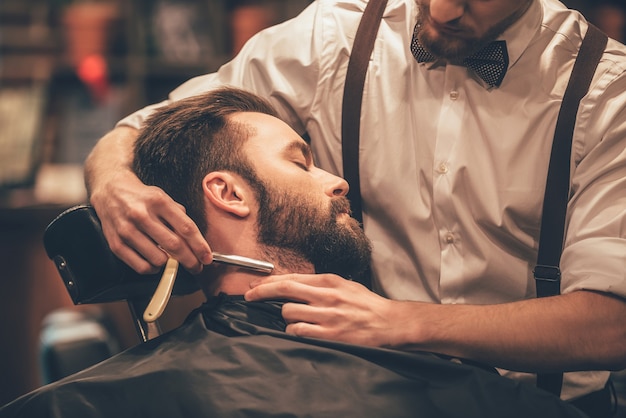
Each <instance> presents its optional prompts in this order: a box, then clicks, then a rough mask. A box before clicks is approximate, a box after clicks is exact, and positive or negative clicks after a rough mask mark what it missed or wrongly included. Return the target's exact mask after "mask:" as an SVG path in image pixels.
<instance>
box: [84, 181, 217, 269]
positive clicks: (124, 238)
mask: <svg viewBox="0 0 626 418" xmlns="http://www.w3.org/2000/svg"><path fill="white" fill-rule="evenodd" d="M90 200H91V204H92V205H93V207H94V208H95V210H96V213H97V214H98V217H99V218H100V221H101V222H102V229H103V232H104V235H105V237H106V239H107V242H108V243H109V246H110V247H111V250H112V251H113V252H114V253H115V254H116V255H117V256H118V257H119V258H120V259H121V260H122V261H124V262H125V263H126V264H128V265H129V266H130V267H131V268H133V269H134V270H135V271H137V272H138V273H141V274H147V273H156V272H157V271H158V270H159V269H160V268H161V267H162V266H163V265H165V263H166V262H167V259H168V255H167V254H170V255H171V256H172V257H173V258H175V259H176V260H178V262H179V263H180V264H181V265H182V266H184V267H185V268H186V269H187V270H189V271H190V272H192V273H199V272H200V271H202V267H203V264H209V263H211V261H212V254H211V248H210V247H209V245H208V244H207V242H206V240H205V239H204V237H203V236H202V234H201V233H200V231H199V230H198V227H197V226H196V224H195V223H194V222H193V221H192V220H191V219H190V218H189V217H188V216H187V214H186V213H185V208H184V207H182V206H181V205H179V204H178V203H176V202H175V201H174V200H172V199H171V198H170V197H169V196H168V195H167V194H166V193H165V192H163V191H162V190H161V189H159V188H158V187H153V186H146V185H144V184H143V183H142V182H141V181H140V180H139V179H138V178H137V177H136V176H135V175H134V173H132V172H130V171H128V172H121V173H119V174H118V175H117V178H115V179H113V180H111V181H109V182H108V183H107V187H106V190H105V191H101V192H100V193H92V195H91V198H90ZM166 253H167V254H166Z"/></svg>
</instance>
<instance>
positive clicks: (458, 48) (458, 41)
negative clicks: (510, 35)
mask: <svg viewBox="0 0 626 418" xmlns="http://www.w3.org/2000/svg"><path fill="white" fill-rule="evenodd" d="M530 3H531V2H528V4H527V5H525V6H524V7H522V8H520V9H519V10H518V11H516V12H515V13H513V14H512V15H511V16H509V17H507V18H505V19H504V20H502V21H500V22H498V23H497V24H496V25H495V26H494V27H492V28H491V29H489V31H487V32H486V33H485V34H484V35H483V36H482V37H480V38H465V37H457V36H454V35H451V34H445V33H438V34H437V36H433V35H432V34H431V33H429V31H428V30H426V25H429V23H428V22H427V21H428V20H429V19H430V8H429V6H428V5H424V4H422V3H419V2H418V7H419V13H418V17H417V25H418V27H417V28H416V30H417V37H418V39H419V41H420V43H421V44H422V45H423V46H424V48H426V49H427V50H428V51H429V52H430V53H432V54H433V55H434V56H436V57H438V58H442V59H445V60H447V61H449V62H451V63H460V62H462V61H463V60H464V59H465V58H467V57H469V56H471V55H472V54H474V53H476V52H478V51H480V50H481V49H483V48H484V47H485V46H487V45H488V44H489V43H491V42H492V41H495V40H496V39H497V38H498V37H499V36H500V35H502V33H503V32H504V31H505V30H507V29H508V28H509V27H510V26H511V25H512V24H513V23H515V22H516V21H517V20H518V19H519V18H520V17H521V16H522V15H523V14H524V13H525V12H526V10H527V9H528V7H529V6H530ZM427 17H428V18H427ZM424 22H426V23H424ZM450 25H452V26H454V23H452V22H451V23H450ZM457 26H459V25H457Z"/></svg>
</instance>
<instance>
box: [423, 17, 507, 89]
mask: <svg viewBox="0 0 626 418" xmlns="http://www.w3.org/2000/svg"><path fill="white" fill-rule="evenodd" d="M416 29H417V28H416ZM411 52H412V53H413V56H414V57H415V59H416V60H417V62H432V61H435V60H436V57H435V56H434V55H433V54H431V53H430V52H428V51H427V50H426V49H425V48H424V47H423V46H422V44H421V43H420V42H419V40H418V39H417V35H416V33H415V32H414V33H413V40H412V41H411ZM463 65H465V66H466V67H467V68H469V69H470V70H472V71H474V73H476V75H477V76H479V77H480V78H482V79H483V80H484V81H485V83H487V84H488V85H489V86H490V87H500V84H502V80H504V75H505V74H506V70H507V68H508V67H509V54H508V52H507V49H506V42H505V41H493V42H491V43H490V44H489V45H487V46H486V47H484V48H483V49H481V50H480V51H478V52H476V53H475V54H473V55H470V56H469V57H467V58H465V59H464V60H463Z"/></svg>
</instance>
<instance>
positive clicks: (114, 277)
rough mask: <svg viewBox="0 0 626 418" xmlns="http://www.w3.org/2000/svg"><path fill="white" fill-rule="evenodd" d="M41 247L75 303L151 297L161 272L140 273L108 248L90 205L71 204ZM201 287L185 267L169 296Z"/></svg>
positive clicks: (50, 229) (100, 226)
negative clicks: (51, 261)
mask: <svg viewBox="0 0 626 418" xmlns="http://www.w3.org/2000/svg"><path fill="white" fill-rule="evenodd" d="M43 241H44V247H45V249H46V253H47V254H48V257H50V259H51V260H53V261H54V263H55V265H56V267H57V270H58V271H59V274H60V275H61V278H62V279H63V282H64V283H65V287H66V288H67V291H68V292H69V295H70V297H71V298H72V301H73V302H74V304H88V303H101V302H113V301H119V300H137V299H146V300H147V299H150V298H151V297H152V294H153V293H154V291H155V289H156V287H157V285H158V282H159V280H160V278H161V273H158V274H152V275H141V274H139V273H137V272H135V271H134V270H133V269H131V268H130V267H129V266H128V265H126V264H125V263H124V262H122V261H121V260H120V259H119V258H117V257H116V256H115V254H113V252H112V251H111V249H110V247H109V245H108V243H107V241H106V239H105V237H104V233H103V232H102V225H101V223H100V220H99V219H98V216H97V215H96V212H95V210H94V209H93V207H91V206H89V205H80V206H75V207H72V208H70V209H68V210H66V211H64V212H63V213H61V214H60V215H59V216H57V217H56V218H55V219H54V220H53V221H52V222H51V223H50V224H49V225H48V227H47V228H46V230H45V232H44V238H43ZM199 289H200V287H199V285H198V283H197V280H196V279H195V278H194V277H193V275H191V274H190V273H189V272H187V271H185V270H184V269H182V268H181V269H180V270H179V271H178V276H177V279H176V283H175V284H174V290H173V292H172V295H179V296H180V295H187V294H190V293H194V292H196V291H198V290H199Z"/></svg>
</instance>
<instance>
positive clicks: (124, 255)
mask: <svg viewBox="0 0 626 418" xmlns="http://www.w3.org/2000/svg"><path fill="white" fill-rule="evenodd" d="M120 228H121V231H123V235H120V234H118V233H117V231H118V229H116V228H109V227H108V225H107V224H103V228H102V231H103V233H104V236H105V238H106V240H107V243H108V244H109V247H110V249H111V251H112V252H113V253H114V254H115V255H116V256H117V257H118V258H119V259H120V260H122V261H123V262H124V263H126V264H127V265H128V266H130V267H131V268H132V269H133V270H135V271H136V272H138V273H140V274H150V273H156V272H158V271H159V269H160V268H161V267H162V266H163V265H164V264H165V262H166V261H167V256H166V255H165V254H164V253H163V251H161V250H159V249H158V247H156V245H155V244H154V242H153V241H152V240H150V239H149V238H148V237H146V236H145V235H144V234H143V233H142V232H141V231H139V230H137V229H136V228H135V227H133V226H132V224H129V223H127V224H126V226H124V227H120Z"/></svg>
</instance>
